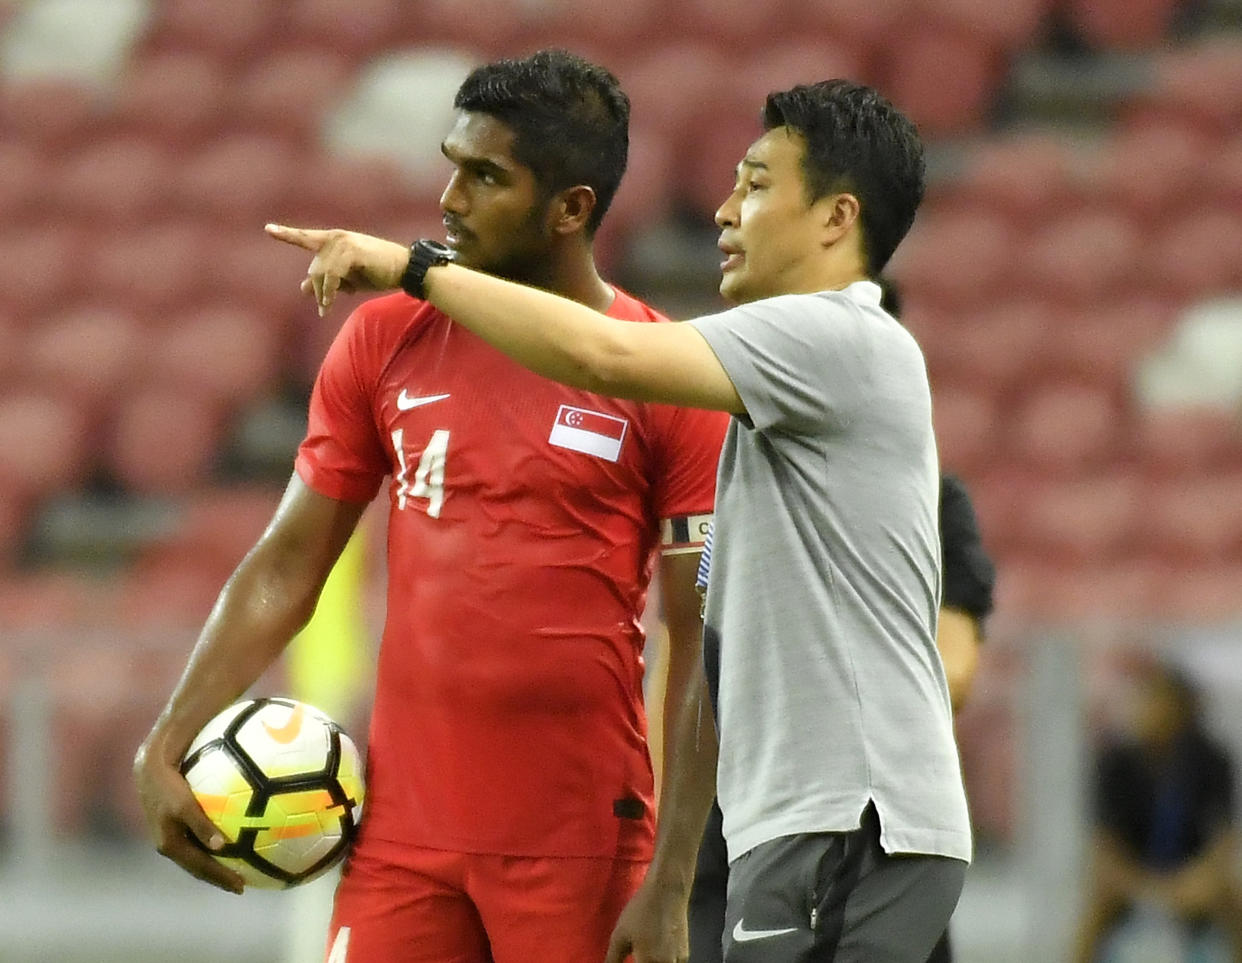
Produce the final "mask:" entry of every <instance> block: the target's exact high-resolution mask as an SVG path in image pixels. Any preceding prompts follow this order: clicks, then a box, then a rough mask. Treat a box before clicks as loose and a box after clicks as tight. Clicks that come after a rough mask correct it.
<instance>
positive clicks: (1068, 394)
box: [1008, 383, 1125, 476]
mask: <svg viewBox="0 0 1242 963" xmlns="http://www.w3.org/2000/svg"><path fill="white" fill-rule="evenodd" d="M1124 428H1125V421H1124V419H1123V418H1122V412H1121V410H1120V408H1119V405H1118V403H1117V401H1116V399H1115V398H1114V396H1113V395H1112V394H1111V393H1110V392H1108V391H1107V390H1105V389H1102V388H1099V387H1097V386H1095V385H1092V384H1073V383H1066V384H1049V385H1045V386H1043V387H1042V388H1041V389H1038V390H1037V391H1035V392H1034V393H1033V394H1032V395H1031V396H1029V397H1026V398H1024V399H1023V400H1022V402H1021V404H1020V405H1019V407H1018V409H1017V411H1016V413H1015V415H1014V417H1013V420H1012V422H1011V430H1010V436H1009V440H1008V441H1009V444H1008V448H1009V451H1010V452H1011V453H1012V454H1013V456H1014V457H1016V458H1018V459H1020V460H1021V461H1023V462H1024V463H1026V464H1029V465H1031V466H1039V467H1040V468H1041V469H1042V470H1043V471H1045V472H1048V473H1049V474H1053V475H1058V476H1074V475H1082V474H1085V473H1089V472H1091V471H1093V470H1096V469H1098V468H1100V467H1101V466H1102V465H1105V464H1107V463H1108V462H1109V460H1110V459H1111V458H1112V457H1113V456H1114V455H1115V454H1116V451H1117V445H1118V443H1119V441H1120V439H1121V434H1122V431H1123V429H1124Z"/></svg>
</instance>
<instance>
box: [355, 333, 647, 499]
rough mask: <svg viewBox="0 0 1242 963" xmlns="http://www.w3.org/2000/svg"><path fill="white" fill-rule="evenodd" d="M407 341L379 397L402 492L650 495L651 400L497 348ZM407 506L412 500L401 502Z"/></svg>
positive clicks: (435, 495) (379, 422)
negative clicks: (564, 379) (617, 395)
mask: <svg viewBox="0 0 1242 963" xmlns="http://www.w3.org/2000/svg"><path fill="white" fill-rule="evenodd" d="M475 347H476V346H475V345H469V344H468V345H466V347H465V350H461V349H458V350H454V349H453V347H452V346H451V345H450V346H441V347H440V349H439V350H437V351H435V352H427V351H419V350H413V351H406V352H402V353H400V354H398V356H397V357H395V358H394V359H393V363H392V364H390V365H389V366H388V368H387V369H386V371H385V373H384V375H383V377H382V379H381V381H380V384H379V386H378V390H377V394H376V397H375V404H374V411H375V417H376V427H377V429H378V432H379V435H380V441H381V444H383V446H384V448H385V450H386V451H387V453H388V456H389V459H390V462H391V468H392V472H391V474H392V478H393V485H394V492H393V497H394V499H395V500H396V501H397V502H398V503H401V502H403V501H405V500H407V499H408V498H411V497H417V498H421V499H426V500H427V505H426V508H427V510H428V512H429V514H435V512H436V509H437V508H438V507H441V506H442V505H443V503H444V501H445V499H446V498H447V497H448V496H450V495H453V494H454V493H455V494H457V495H460V496H463V497H468V498H469V499H471V500H472V501H475V502H478V501H480V500H483V501H486V500H491V501H495V500H501V501H505V500H512V501H520V500H523V499H530V498H532V497H538V498H541V499H548V498H565V499H580V498H581V497H583V496H584V495H591V494H594V495H600V496H604V497H612V496H613V495H615V494H616V493H619V492H629V493H635V494H640V493H641V491H642V490H643V489H644V487H645V486H646V484H647V480H648V479H649V478H650V475H651V468H652V464H651V462H652V453H651V450H650V445H649V439H648V437H647V435H648V433H647V430H646V425H645V423H644V408H643V406H641V405H638V404H636V403H633V402H626V401H617V400H614V399H607V398H601V397H599V396H596V395H593V394H590V393H589V392H584V391H579V390H577V389H573V388H567V387H565V386H563V385H558V384H556V383H554V382H552V381H549V380H548V379H546V378H542V377H540V376H538V375H535V374H533V373H531V372H529V371H526V370H525V369H523V368H521V367H519V366H518V365H516V364H515V363H513V362H511V361H509V359H507V358H504V357H503V356H501V355H499V354H498V353H497V352H495V351H493V350H491V349H489V348H486V346H484V348H485V350H472V349H473V348H475ZM398 507H400V506H398Z"/></svg>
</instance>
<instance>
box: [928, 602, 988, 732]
mask: <svg viewBox="0 0 1242 963" xmlns="http://www.w3.org/2000/svg"><path fill="white" fill-rule="evenodd" d="M980 638H981V634H980V631H979V620H978V619H976V618H975V617H974V616H973V615H971V614H970V613H969V612H964V611H962V610H961V609H956V608H950V607H948V606H944V607H942V608H941V609H940V616H939V619H938V621H937V624H936V648H937V649H939V650H940V661H941V662H943V663H944V674H945V679H946V680H947V681H948V683H949V701H950V702H951V703H952V705H953V711H954V712H957V711H958V710H959V709H961V708H962V706H963V705H964V704H965V702H966V697H967V696H968V695H970V689H971V686H972V685H974V681H975V672H976V671H977V670H978V668H979V642H980Z"/></svg>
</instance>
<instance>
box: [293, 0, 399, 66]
mask: <svg viewBox="0 0 1242 963" xmlns="http://www.w3.org/2000/svg"><path fill="white" fill-rule="evenodd" d="M401 7H402V3H401V2H400V0H292V2H288V3H286V4H284V8H285V9H284V20H283V24H282V30H281V36H282V39H283V40H285V41H286V42H288V41H291V42H293V43H295V44H298V45H302V44H305V45H307V46H315V47H322V48H323V49H324V50H331V51H335V52H336V53H337V54H344V55H345V56H346V57H348V58H349V59H351V60H354V61H357V60H359V59H360V58H362V57H364V56H366V55H368V54H370V53H372V52H374V51H376V50H379V49H381V48H382V47H384V46H385V45H386V44H388V43H391V40H392V37H393V36H394V34H395V33H396V32H397V29H398V27H399V25H400V24H401V22H402V14H401Z"/></svg>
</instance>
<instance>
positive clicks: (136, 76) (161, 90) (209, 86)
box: [112, 49, 235, 149]
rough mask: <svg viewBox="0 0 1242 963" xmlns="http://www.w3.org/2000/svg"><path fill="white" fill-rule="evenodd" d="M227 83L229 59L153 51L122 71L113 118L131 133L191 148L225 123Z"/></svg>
mask: <svg viewBox="0 0 1242 963" xmlns="http://www.w3.org/2000/svg"><path fill="white" fill-rule="evenodd" d="M232 85H233V81H232V78H231V76H230V73H229V70H228V62H227V61H223V60H220V59H219V58H217V57H215V56H213V55H212V54H210V53H207V52H203V51H199V50H183V49H174V50H164V51H156V52H153V53H151V54H148V55H147V56H145V57H141V58H139V59H137V60H136V61H134V62H132V63H131V64H130V65H129V67H128V68H127V70H126V71H125V73H124V74H123V75H122V76H121V78H120V81H119V89H118V90H117V91H116V94H115V95H114V100H113V114H112V119H113V121H114V122H115V123H116V124H117V125H118V126H119V127H121V128H122V129H124V130H126V131H129V132H131V133H134V134H139V135H144V134H145V135H146V136H149V137H152V138H154V139H155V140H157V141H158V142H159V143H161V144H165V145H177V146H178V147H179V148H180V149H191V148H193V147H196V146H197V145H199V144H201V143H203V141H204V140H206V139H207V138H208V137H210V136H214V135H216V134H217V133H218V131H219V129H220V128H221V127H222V126H225V125H227V124H228V123H229V122H230V116H231V114H230V110H231V108H232V107H234V106H235V101H234V98H233V97H232V93H233V86H232Z"/></svg>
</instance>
